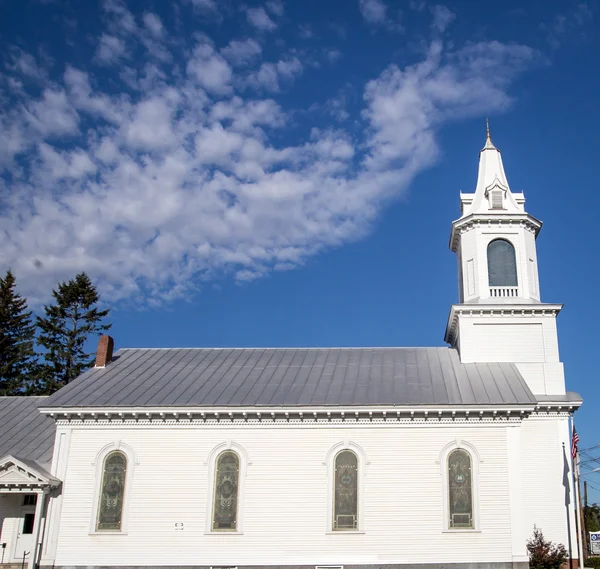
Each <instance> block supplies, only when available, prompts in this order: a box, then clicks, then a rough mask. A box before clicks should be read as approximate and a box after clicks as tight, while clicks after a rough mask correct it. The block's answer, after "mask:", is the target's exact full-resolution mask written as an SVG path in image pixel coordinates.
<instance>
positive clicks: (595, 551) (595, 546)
mask: <svg viewBox="0 0 600 569" xmlns="http://www.w3.org/2000/svg"><path fill="white" fill-rule="evenodd" d="M590 549H591V554H592V555H600V531H591V532H590Z"/></svg>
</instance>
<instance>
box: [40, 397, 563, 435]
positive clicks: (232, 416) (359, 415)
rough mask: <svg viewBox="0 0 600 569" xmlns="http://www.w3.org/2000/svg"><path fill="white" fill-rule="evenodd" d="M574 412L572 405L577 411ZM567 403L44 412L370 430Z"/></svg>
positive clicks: (101, 421) (75, 420) (61, 421)
mask: <svg viewBox="0 0 600 569" xmlns="http://www.w3.org/2000/svg"><path fill="white" fill-rule="evenodd" d="M571 407H572V405H571ZM571 410H572V409H571V408H570V406H569V405H567V404H565V402H564V401H563V402H559V403H557V404H556V405H554V404H550V403H544V404H543V405H541V406H540V405H539V404H538V403H537V402H535V401H530V402H527V403H515V404H486V405H459V404H452V405H422V406H419V405H411V406H408V405H406V406H404V405H380V406H377V405H371V406H366V407H342V406H337V407H333V406H332V407H325V406H324V407H303V408H294V407H261V408H257V407H256V408H252V407H243V408H242V407H239V408H238V407H180V408H176V407H169V408H161V407H157V408H144V407H128V408H121V407H111V408H85V407H79V408H55V407H53V408H42V409H40V411H41V412H42V413H46V414H48V415H49V416H51V417H53V418H54V420H55V421H56V422H57V424H58V425H61V426H69V427H82V428H88V427H89V428H97V427H98V426H106V427H123V426H128V427H135V426H136V425H139V426H141V427H146V426H159V427H160V426H166V425H174V426H179V427H186V426H190V427H198V426H202V425H207V426H211V425H221V426H243V425H248V424H251V425H264V426H276V425H285V424H295V425H306V426H311V425H313V426H314V425H316V424H318V425H319V426H321V425H326V424H328V423H329V424H332V425H333V424H337V425H348V426H352V425H354V426H356V425H367V424H380V425H383V424H388V425H393V424H411V423H414V424H431V425H435V424H437V425H439V424H444V423H455V422H460V423H498V422H502V423H506V422H510V423H514V422H520V421H521V420H522V419H524V418H525V417H528V416H529V415H531V414H532V413H538V412H541V413H568V412H570V411H571Z"/></svg>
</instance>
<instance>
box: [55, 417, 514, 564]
mask: <svg viewBox="0 0 600 569" xmlns="http://www.w3.org/2000/svg"><path fill="white" fill-rule="evenodd" d="M505 431H506V428H505V427H504V426H503V425H500V424H487V425H482V426H475V425H473V426H471V425H464V426H462V425H450V424H449V425H445V426H416V425H415V426H410V425H406V426H398V425H396V426H387V425H372V426H356V427H351V428H348V427H342V426H319V427H318V428H314V427H306V426H295V425H287V426H259V425H256V426H255V425H245V426H243V427H205V426H198V427H178V426H164V427H152V428H150V427H126V426H125V427H120V428H119V427H116V428H114V427H104V428H95V429H94V428H90V429H87V428H81V427H79V428H78V427H73V432H72V437H71V444H70V450H69V468H68V473H67V476H66V479H65V481H64V495H63V507H62V516H61V521H60V524H61V525H60V536H59V540H58V549H57V557H56V564H57V565H59V566H61V565H112V564H118V565H148V566H151V565H160V564H164V565H168V564H182V565H198V564H207V565H210V564H220V565H221V564H231V565H236V564H254V565H262V564H264V565H268V564H285V563H287V564H300V563H303V564H328V563H330V564H332V563H339V564H344V563H347V564H349V563H376V562H379V561H387V562H397V563H400V562H405V563H434V562H440V561H443V562H447V563H451V562H469V561H471V562H494V561H510V560H511V559H512V557H511V556H512V551H511V547H512V546H511V522H510V504H509V499H508V497H509V488H508V476H507V460H506V455H507V451H506V432H505ZM456 439H460V440H462V441H466V442H468V443H469V444H471V445H473V446H474V447H475V448H476V449H477V450H478V452H479V454H480V456H481V460H482V463H481V464H480V467H479V470H480V477H479V507H480V516H479V517H480V528H479V529H480V531H478V532H460V533H448V532H442V527H443V522H444V520H443V519H442V484H441V471H440V468H441V467H440V464H439V462H438V461H439V457H440V451H441V450H442V448H443V447H444V446H445V445H446V444H448V443H450V442H451V441H455V440H456ZM348 440H349V441H352V442H354V443H356V444H358V445H360V446H361V447H362V449H363V450H364V452H365V453H366V457H367V461H368V464H367V465H366V467H365V470H366V475H365V478H364V480H363V481H362V482H363V492H364V498H363V501H362V503H363V505H364V516H363V518H364V524H363V527H362V528H361V530H363V531H364V533H362V534H344V533H341V532H340V533H335V534H328V533H327V532H326V529H327V501H328V499H329V498H328V485H327V483H328V480H327V472H328V470H327V466H326V465H325V464H324V461H325V459H326V455H327V453H328V451H329V450H330V449H331V448H332V447H333V446H334V445H336V444H337V443H339V442H342V441H348ZM117 441H121V442H122V443H125V444H127V445H128V446H129V447H131V448H132V449H133V450H134V452H135V454H136V457H137V461H138V464H136V465H135V466H134V472H133V480H132V486H131V488H130V501H129V520H128V531H127V535H108V534H107V535H97V534H96V535H90V534H89V530H90V523H91V516H92V509H93V496H94V490H95V484H96V483H97V481H96V479H95V478H96V467H95V466H94V465H93V463H94V461H95V459H96V456H97V453H98V452H99V451H100V450H101V449H102V448H103V447H104V446H105V445H107V444H110V443H113V442H117ZM225 441H233V442H234V443H236V444H239V445H241V446H242V447H243V448H244V449H245V450H246V452H247V453H248V457H249V460H250V462H251V464H249V465H248V467H247V474H246V477H245V480H244V481H243V483H244V486H245V495H244V503H243V514H242V518H243V520H242V521H243V535H233V534H226V533H216V534H208V535H206V508H207V506H208V507H209V508H210V503H208V504H207V500H208V488H207V480H208V474H209V473H208V468H209V467H208V465H207V464H206V461H207V459H208V457H209V454H210V453H211V450H212V449H213V448H214V447H215V446H217V445H218V444H219V443H222V442H225ZM176 523H183V524H184V529H183V531H176V530H175V524H176Z"/></svg>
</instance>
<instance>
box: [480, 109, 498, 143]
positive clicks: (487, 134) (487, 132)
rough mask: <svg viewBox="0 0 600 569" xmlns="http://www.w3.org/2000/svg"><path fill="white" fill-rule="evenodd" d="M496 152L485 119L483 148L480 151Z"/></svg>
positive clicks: (486, 119)
mask: <svg viewBox="0 0 600 569" xmlns="http://www.w3.org/2000/svg"><path fill="white" fill-rule="evenodd" d="M492 149H493V150H498V149H497V148H496V147H495V146H494V143H493V142H492V135H491V134H490V121H489V120H488V118H487V117H485V146H484V147H483V149H482V150H492Z"/></svg>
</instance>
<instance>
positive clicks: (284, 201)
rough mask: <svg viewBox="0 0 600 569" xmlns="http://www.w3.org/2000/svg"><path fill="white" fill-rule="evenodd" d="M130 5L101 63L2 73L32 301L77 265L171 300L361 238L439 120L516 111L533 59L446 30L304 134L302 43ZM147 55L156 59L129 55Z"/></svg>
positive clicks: (18, 58)
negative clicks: (265, 40)
mask: <svg viewBox="0 0 600 569" xmlns="http://www.w3.org/2000/svg"><path fill="white" fill-rule="evenodd" d="M269 9H270V10H271V12H270V13H271V14H274V15H277V12H276V11H274V9H273V7H271V8H269ZM122 10H123V5H122V4H118V3H111V4H110V5H109V7H108V8H107V21H106V28H105V29H104V31H103V32H102V34H101V35H100V37H99V40H98V45H99V46H100V45H103V44H102V39H101V38H102V37H104V35H106V36H111V37H116V38H118V39H120V40H121V41H122V42H123V44H119V47H120V50H115V51H114V52H110V53H107V54H105V56H102V57H101V56H99V55H97V57H98V59H99V60H100V61H102V62H103V66H97V65H94V64H90V66H89V67H85V68H81V67H76V66H75V65H72V64H71V65H70V64H68V63H67V64H66V65H65V68H64V71H63V72H62V73H61V75H60V76H56V77H54V78H53V79H52V80H50V79H48V78H47V77H46V76H45V75H44V72H43V71H41V70H40V69H38V67H39V66H36V65H35V59H34V58H33V57H32V56H31V55H30V54H27V53H26V52H17V51H15V52H14V53H15V56H14V57H12V58H11V59H10V65H8V66H6V67H5V69H4V71H3V72H2V74H1V75H0V89H1V90H2V93H0V97H2V98H3V101H5V103H6V104H4V105H3V106H2V108H1V109H0V170H1V174H0V196H1V198H0V199H1V200H2V202H1V207H0V221H1V224H2V228H3V231H2V232H0V262H1V264H2V266H4V267H9V266H10V267H12V268H13V270H14V271H15V272H16V273H17V275H18V278H19V280H20V284H21V285H22V287H23V292H24V293H25V294H27V295H28V296H29V297H30V299H31V300H32V301H33V302H35V301H36V300H38V301H39V300H43V295H44V294H47V292H48V291H49V290H51V288H52V287H53V286H55V283H56V282H57V281H58V280H64V279H67V278H71V277H72V275H73V274H74V273H75V272H76V271H81V270H86V271H88V272H89V273H90V274H91V275H92V276H93V277H94V279H96V280H97V282H98V283H99V285H100V288H101V290H102V293H103V295H104V297H105V298H107V299H109V300H113V301H116V300H118V299H127V300H134V301H139V302H144V303H148V302H166V301H169V300H171V299H173V298H176V297H178V296H182V295H185V294H187V293H189V291H191V290H195V289H196V288H197V287H199V286H202V283H204V282H209V281H215V280H218V279H221V278H223V277H224V276H232V277H233V278H235V279H237V280H239V281H247V280H252V279H255V278H260V277H261V276H263V275H265V274H267V273H269V272H270V271H273V270H286V269H289V268H293V267H297V266H299V265H301V264H302V263H304V262H305V261H306V259H308V258H309V257H310V256H311V255H315V254H316V253H318V252H319V251H322V250H323V249H326V248H329V247H335V246H339V245H341V244H343V243H346V242H348V241H351V240H355V239H358V238H360V237H361V236H362V235H364V234H365V232H367V231H368V230H369V229H370V227H371V226H372V224H373V222H374V220H375V219H376V218H377V215H378V213H379V212H380V211H381V208H382V207H384V205H385V204H386V203H388V202H389V201H390V200H393V199H396V198H397V197H398V196H399V195H401V194H402V193H403V192H404V191H405V190H406V189H407V187H408V186H409V184H410V182H411V180H412V179H413V178H414V176H415V175H417V173H418V172H420V171H421V170H422V169H424V168H426V167H427V166H428V165H430V164H431V163H432V162H433V161H434V160H435V159H436V155H437V153H438V147H437V143H436V132H437V129H438V128H440V126H441V125H443V124H444V123H445V122H446V121H449V120H456V119H457V118H460V117H470V116H477V115H481V114H483V113H488V112H493V111H497V110H500V109H504V108H507V107H508V106H509V105H510V104H511V101H512V99H511V97H510V95H509V88H510V86H511V84H512V82H513V81H514V80H515V78H516V77H517V76H518V74H519V73H521V72H523V71H524V70H526V69H527V68H528V67H530V66H531V65H533V64H535V62H536V59H537V57H538V56H537V54H536V52H535V51H533V50H532V49H530V48H528V47H526V46H521V45H507V44H502V43H499V42H486V43H472V44H469V45H466V46H462V47H460V48H458V49H456V48H454V49H449V48H447V47H444V45H443V44H442V43H441V42H440V41H435V42H433V43H432V44H431V45H430V47H429V50H428V51H427V53H426V54H425V55H424V56H423V57H422V60H420V61H417V62H416V63H414V64H413V65H407V66H404V67H399V66H396V65H390V66H388V67H387V68H386V69H385V70H384V71H383V72H382V73H380V74H379V75H376V76H374V77H373V78H372V79H371V80H370V81H369V82H368V83H367V84H366V85H363V86H360V85H354V86H353V87H352V93H362V100H361V101H360V103H359V102H358V101H356V100H353V101H352V103H353V106H354V107H356V105H357V104H359V106H360V109H359V110H358V112H357V111H356V110H352V111H351V110H350V109H349V105H348V104H347V103H348V100H347V92H346V91H343V90H342V91H340V95H339V96H338V97H336V98H334V99H331V100H330V101H329V102H324V103H322V104H321V108H322V109H323V112H322V114H321V115H319V116H317V117H315V114H314V113H305V114H304V115H303V117H304V119H303V120H304V121H305V123H304V124H303V128H306V127H307V128H306V131H307V132H309V134H308V135H307V136H306V137H305V138H300V139H297V138H296V137H294V138H292V137H290V136H288V130H287V128H288V127H289V126H291V125H292V124H293V122H294V121H295V120H296V118H295V117H296V113H297V111H298V109H295V108H294V107H290V106H286V107H284V106H283V100H284V98H283V97H282V98H281V99H279V98H278V97H279V93H280V92H281V91H284V90H291V89H293V88H294V86H295V85H296V84H298V82H300V81H302V80H303V79H304V75H305V63H306V62H305V61H304V60H303V56H302V54H301V53H296V52H293V51H289V52H287V54H282V55H280V56H279V58H276V59H274V60H272V61H268V60H267V61H265V60H264V59H263V51H262V48H261V45H260V44H259V43H258V42H257V41H256V40H255V39H252V38H241V39H231V41H230V42H229V43H226V42H223V43H221V44H220V45H221V46H224V47H222V48H221V49H220V50H219V49H217V47H216V46H215V44H214V43H213V42H212V41H211V40H210V38H208V37H205V36H199V35H197V36H195V37H194V39H193V42H191V43H188V44H186V45H185V48H184V49H183V50H180V51H179V52H178V53H174V52H173V49H174V48H173V47H172V46H173V45H174V44H175V42H173V41H170V40H171V39H172V35H170V34H172V32H171V31H170V30H169V29H167V27H166V26H165V24H164V23H163V22H162V21H161V20H160V19H159V18H158V16H157V15H155V14H153V13H150V12H148V13H146V14H142V15H140V16H136V17H133V16H132V17H131V18H130V17H129V14H130V13H124V12H123V11H122ZM117 13H118V14H119V17H120V18H121V19H122V20H123V22H121V24H116V23H115V22H114V21H113V19H112V18H113V16H114V15H116V14H117ZM265 13H266V12H265ZM244 17H245V16H244ZM126 30H127V32H126ZM149 42H153V43H152V44H150V43H149ZM148 45H153V46H154V47H153V48H152V49H149V48H148ZM135 50H137V52H138V53H143V54H144V55H143V59H142V60H136V66H135V67H134V66H133V65H132V64H127V65H126V66H125V67H124V66H123V63H122V62H123V61H127V59H125V58H126V54H128V53H131V52H132V51H135ZM156 50H158V53H166V54H168V57H169V58H170V59H169V60H168V61H167V59H161V58H158V57H156V55H155V52H156ZM182 53H183V55H182ZM340 55H341V53H338V51H336V49H335V48H333V47H332V48H331V50H330V52H329V54H328V55H326V57H328V58H329V59H330V60H336V59H338V58H339V57H340ZM173 62H175V63H173ZM316 72H317V71H315V73H316ZM26 77H36V78H37V79H41V80H42V81H43V88H42V89H40V88H39V87H37V86H36V88H35V89H34V88H32V89H29V88H27V86H26V81H25V78H26ZM11 81H13V83H12V84H14V82H17V83H18V82H21V83H22V85H24V86H23V87H21V88H19V89H17V90H11V87H10V85H11ZM356 98H357V96H355V99H356ZM351 112H352V113H353V114H354V119H353V120H352V121H351V122H352V128H351V129H350V127H349V123H350V121H348V119H349V118H350V116H351V115H350V113H351ZM332 116H333V117H335V119H336V120H332V118H331V117H332ZM336 121H337V122H336ZM339 125H346V126H348V127H349V128H348V129H345V128H340V126H339ZM290 132H291V131H290ZM296 134H297V133H296Z"/></svg>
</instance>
